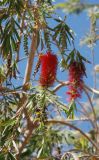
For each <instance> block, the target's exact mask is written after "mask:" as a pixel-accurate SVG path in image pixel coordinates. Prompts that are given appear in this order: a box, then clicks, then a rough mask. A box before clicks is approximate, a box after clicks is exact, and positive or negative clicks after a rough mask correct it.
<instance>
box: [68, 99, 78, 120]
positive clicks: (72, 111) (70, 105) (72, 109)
mask: <svg viewBox="0 0 99 160" xmlns="http://www.w3.org/2000/svg"><path fill="white" fill-rule="evenodd" d="M75 110H76V103H75V101H71V103H70V104H69V111H68V113H67V117H70V115H71V116H72V118H74V111H75Z"/></svg>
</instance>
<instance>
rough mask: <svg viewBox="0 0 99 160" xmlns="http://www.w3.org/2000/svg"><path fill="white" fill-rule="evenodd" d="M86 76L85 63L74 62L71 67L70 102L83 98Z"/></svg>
mask: <svg viewBox="0 0 99 160" xmlns="http://www.w3.org/2000/svg"><path fill="white" fill-rule="evenodd" d="M84 75H85V67H84V64H83V63H80V62H76V61H74V62H73V63H72V64H71V65H70V66H69V87H68V88H69V91H68V92H67V94H68V95H69V101H71V100H75V99H77V98H80V97H81V93H82V90H83V76H84Z"/></svg>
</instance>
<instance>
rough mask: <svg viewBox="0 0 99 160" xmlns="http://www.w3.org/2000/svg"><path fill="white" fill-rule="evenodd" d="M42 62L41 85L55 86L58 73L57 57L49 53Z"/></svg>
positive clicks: (43, 56)
mask: <svg viewBox="0 0 99 160" xmlns="http://www.w3.org/2000/svg"><path fill="white" fill-rule="evenodd" d="M40 61H41V75H40V81H39V82H40V85H41V86H43V87H50V86H52V85H53V83H54V81H55V78H56V71H57V64H58V61H57V57H56V55H54V54H52V53H51V52H47V53H46V54H45V55H42V56H41V57H40Z"/></svg>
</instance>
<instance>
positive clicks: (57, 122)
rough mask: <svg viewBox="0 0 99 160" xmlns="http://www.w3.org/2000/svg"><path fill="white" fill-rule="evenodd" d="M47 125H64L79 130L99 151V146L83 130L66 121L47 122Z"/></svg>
mask: <svg viewBox="0 0 99 160" xmlns="http://www.w3.org/2000/svg"><path fill="white" fill-rule="evenodd" d="M45 124H46V125H48V124H62V125H66V126H69V127H71V128H73V129H74V130H77V131H79V132H80V133H81V134H82V135H83V136H84V137H85V138H86V139H87V140H89V141H90V142H91V144H92V145H93V146H94V147H95V148H96V149H97V150H98V149H99V148H98V146H97V144H96V143H95V142H94V141H93V140H92V139H91V138H90V137H89V136H88V135H87V134H85V133H84V132H83V131H82V130H81V129H79V128H77V127H76V126H74V125H72V124H70V123H68V122H66V121H61V120H47V121H46V122H45Z"/></svg>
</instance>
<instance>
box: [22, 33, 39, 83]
mask: <svg viewBox="0 0 99 160" xmlns="http://www.w3.org/2000/svg"><path fill="white" fill-rule="evenodd" d="M36 48H37V30H36V31H35V32H33V37H32V42H31V49H30V54H29V57H28V62H27V66H26V72H25V78H24V84H25V83H27V82H29V81H30V77H31V72H32V66H33V61H34V55H35V51H36Z"/></svg>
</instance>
